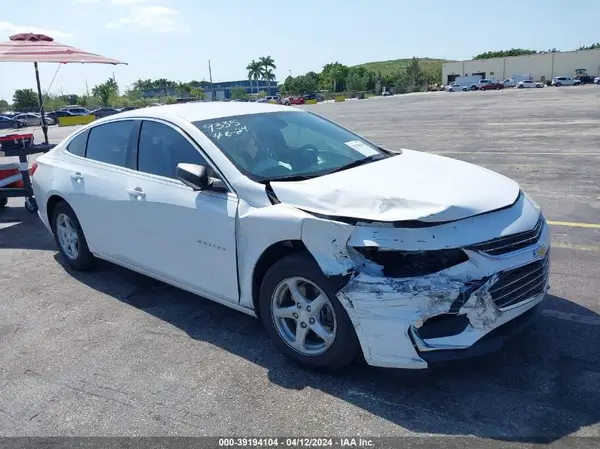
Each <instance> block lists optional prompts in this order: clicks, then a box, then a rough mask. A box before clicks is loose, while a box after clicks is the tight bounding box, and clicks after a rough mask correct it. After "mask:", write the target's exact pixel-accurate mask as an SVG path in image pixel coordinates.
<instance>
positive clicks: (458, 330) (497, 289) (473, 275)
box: [337, 222, 550, 369]
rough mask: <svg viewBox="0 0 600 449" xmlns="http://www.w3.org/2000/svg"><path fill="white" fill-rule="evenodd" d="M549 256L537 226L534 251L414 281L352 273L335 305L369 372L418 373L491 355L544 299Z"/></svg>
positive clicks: (476, 260)
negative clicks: (356, 340) (348, 321)
mask: <svg viewBox="0 0 600 449" xmlns="http://www.w3.org/2000/svg"><path fill="white" fill-rule="evenodd" d="M549 249H550V233H549V229H548V226H547V225H546V224H545V222H544V223H543V227H542V230H541V232H540V235H539V239H538V240H537V241H536V242H535V244H532V245H531V246H526V247H524V248H520V249H519V250H517V251H514V252H513V253H509V254H505V255H501V256H491V255H489V254H486V253H483V252H480V251H468V254H469V257H470V260H469V261H468V262H464V263H462V264H460V265H457V266H456V267H453V268H451V269H448V270H445V271H442V272H440V273H436V274H434V275H428V276H423V277H418V278H402V279H398V278H389V277H381V276H373V275H368V274H365V273H359V274H357V275H356V276H355V277H354V278H353V279H352V280H351V281H350V282H349V283H348V285H346V287H344V288H343V289H342V290H340V292H339V293H338V295H337V297H338V299H339V300H340V302H341V303H342V304H343V305H344V306H345V308H346V310H347V311H348V315H349V316H350V318H351V320H352V322H353V324H354V327H355V329H356V333H357V335H358V338H359V341H360V343H361V346H362V349H363V354H364V357H365V360H366V361H367V363H368V364H369V365H373V366H380V367H390V368H410V369H423V368H427V367H428V364H429V363H433V362H437V361H443V360H451V359H457V358H465V357H470V356H474V355H479V354H482V353H485V352H490V351H495V350H498V349H499V348H500V347H501V346H502V342H503V341H504V340H505V339H506V338H508V337H510V336H511V335H512V334H514V333H515V332H518V331H519V330H521V329H522V328H523V327H525V326H527V324H528V322H529V320H530V319H531V318H533V317H534V316H535V311H537V310H538V309H539V308H540V307H539V306H540V303H542V301H543V300H544V298H545V296H546V292H547V289H548V285H549V275H548V273H549V269H550V261H549V257H550V251H549ZM511 276H512V277H511ZM511 292H512V293H511ZM510 294H512V295H513V298H514V300H513V301H510V300H509V301H507V295H510ZM508 299H510V297H509V298H508Z"/></svg>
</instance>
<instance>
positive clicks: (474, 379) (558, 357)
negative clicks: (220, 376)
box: [0, 207, 600, 442]
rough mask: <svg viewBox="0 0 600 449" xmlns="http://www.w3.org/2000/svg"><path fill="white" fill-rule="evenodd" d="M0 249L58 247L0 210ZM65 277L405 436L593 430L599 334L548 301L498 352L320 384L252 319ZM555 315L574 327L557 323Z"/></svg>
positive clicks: (125, 280)
mask: <svg viewBox="0 0 600 449" xmlns="http://www.w3.org/2000/svg"><path fill="white" fill-rule="evenodd" d="M0 248H10V249H34V250H51V251H54V250H56V245H55V243H54V241H53V239H52V237H51V236H50V234H49V233H48V232H47V231H46V229H45V228H44V227H43V225H42V224H41V222H40V221H39V219H38V217H37V216H35V215H32V214H31V213H29V212H27V211H26V210H25V209H24V208H23V207H8V208H5V209H3V210H0ZM55 258H56V259H57V261H58V262H59V263H62V261H61V260H60V257H59V256H58V254H57V255H55ZM70 274H71V275H72V276H73V277H74V278H75V279H76V280H78V281H79V282H82V283H84V284H85V285H87V286H89V287H90V288H93V289H95V290H97V291H99V292H102V293H105V294H107V295H110V296H112V297H114V298H115V299H118V300H119V301H122V302H123V303H126V304H129V305H130V306H132V307H136V308H137V309H139V310H141V311H144V312H145V313H148V314H151V315H153V316H155V317H157V318H159V319H161V320H163V321H165V322H167V323H170V324H172V325H174V326H176V327H178V328H179V329H181V330H182V331H184V332H186V333H187V334H188V335H189V336H190V338H192V339H195V340H199V341H203V342H207V343H210V344H212V345H216V346H218V347H220V348H222V349H223V350H225V351H228V352H230V353H232V354H235V355H237V356H240V357H243V358H245V359H246V360H248V361H250V362H252V363H255V364H257V365H259V366H262V367H264V368H265V369H266V370H267V372H268V376H269V379H270V381H271V382H273V383H274V384H276V385H279V386H281V387H284V388H288V389H295V390H302V389H304V388H307V387H309V388H313V389H318V390H320V391H323V392H325V393H327V394H329V395H332V396H335V397H337V398H340V399H342V400H344V401H346V402H348V403H350V404H353V405H355V406H357V407H360V408H362V409H363V410H365V411H367V412H369V413H372V414H374V415H376V416H379V417H381V418H382V419H385V420H388V421H390V422H393V423H396V424H398V425H399V426H402V427H403V428H405V429H408V430H410V431H412V432H419V433H428V434H442V435H448V436H458V435H473V436H477V437H483V438H493V439H497V440H502V441H516V442H551V441H555V440H557V439H560V438H562V437H564V436H568V435H570V434H572V433H573V432H576V431H578V430H580V429H582V428H585V427H587V426H591V425H594V424H597V423H598V422H599V421H600V408H598V390H599V389H600V385H599V384H600V352H599V351H598V346H597V342H598V341H600V327H599V326H597V324H594V323H596V322H597V320H598V319H600V317H599V316H598V314H596V313H595V312H593V311H591V310H589V309H587V308H585V307H582V306H580V305H578V304H576V303H574V302H572V301H568V300H566V299H564V298H560V297H557V296H554V295H549V297H548V299H547V301H546V305H545V308H546V310H549V311H551V312H552V313H546V314H544V312H542V314H541V316H540V318H539V320H538V321H537V322H536V323H535V324H534V325H533V326H532V327H531V328H530V329H527V330H526V331H525V332H524V333H521V334H520V335H518V336H516V337H515V338H514V339H513V340H511V341H509V342H508V343H507V344H506V345H505V347H504V348H503V350H502V351H500V352H499V353H496V354H491V355H487V356H484V357H479V358H476V359H470V360H465V361H461V362H454V363H447V364H443V365H437V366H434V367H432V368H431V369H430V370H427V371H401V370H385V369H377V368H372V367H368V366H366V365H365V364H364V363H363V364H361V363H357V364H355V365H354V366H352V367H350V368H349V369H347V370H345V371H342V372H339V373H336V374H335V375H323V374H315V373H312V372H309V371H306V370H303V369H300V368H298V367H297V366H295V365H293V364H292V363H290V362H289V361H287V359H285V358H284V357H283V356H282V355H281V354H280V353H279V352H278V351H277V350H276V349H275V348H274V346H273V345H272V344H271V342H270V340H269V339H268V337H267V336H266V333H265V332H264V331H263V329H262V327H261V324H260V322H259V321H258V320H256V319H254V318H251V317H249V316H246V315H244V314H242V313H239V312H235V311H233V310H231V309H228V308H227V307H224V306H221V305H218V304H216V303H213V302H211V301H208V300H205V299H203V298H200V297H197V296H195V295H193V294H190V293H187V292H184V291H182V290H179V289H177V288H174V287H171V286H169V285H166V284H163V283H161V282H158V281H155V280H153V279H151V278H148V277H146V276H143V275H140V274H137V273H134V272H131V271H129V270H126V269H124V268H120V267H117V266H115V265H112V264H109V263H105V262H101V263H100V264H99V266H98V268H97V269H96V270H95V271H92V272H87V273H77V272H70ZM125 291H127V292H129V293H124V292H125ZM132 291H133V292H134V293H133V294H132V293H131V292H132ZM557 311H558V313H559V314H560V313H562V314H563V315H562V316H571V314H572V315H574V316H578V317H580V318H581V320H580V321H579V322H577V321H576V320H570V319H559V318H557Z"/></svg>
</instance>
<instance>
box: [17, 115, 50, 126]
mask: <svg viewBox="0 0 600 449" xmlns="http://www.w3.org/2000/svg"><path fill="white" fill-rule="evenodd" d="M15 119H16V120H21V121H23V122H25V123H27V126H42V116H41V115H40V114H34V113H30V112H29V113H25V114H19V115H17V116H15ZM46 124H47V125H54V124H55V121H54V120H53V119H52V118H50V117H46Z"/></svg>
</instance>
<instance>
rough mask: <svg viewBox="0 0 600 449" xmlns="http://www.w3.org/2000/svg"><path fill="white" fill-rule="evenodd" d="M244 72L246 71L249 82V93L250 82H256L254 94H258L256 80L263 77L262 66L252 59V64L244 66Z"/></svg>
mask: <svg viewBox="0 0 600 449" xmlns="http://www.w3.org/2000/svg"><path fill="white" fill-rule="evenodd" d="M246 70H247V71H248V79H249V80H250V93H252V80H255V81H256V92H258V80H259V79H260V78H261V77H262V75H263V67H262V64H261V63H260V62H258V61H255V60H254V59H253V60H252V62H251V63H250V64H248V65H247V66H246Z"/></svg>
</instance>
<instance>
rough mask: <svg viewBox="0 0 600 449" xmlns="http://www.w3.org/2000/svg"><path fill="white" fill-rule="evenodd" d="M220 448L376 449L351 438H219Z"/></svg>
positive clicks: (373, 444) (360, 439)
mask: <svg viewBox="0 0 600 449" xmlns="http://www.w3.org/2000/svg"><path fill="white" fill-rule="evenodd" d="M219 447H292V448H293V447H296V448H304V447H306V448H308V447H323V448H329V447H375V443H374V442H373V440H372V439H369V438H363V437H351V438H308V437H307V438H301V437H289V438H278V437H273V438H270V437H266V438H219Z"/></svg>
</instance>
